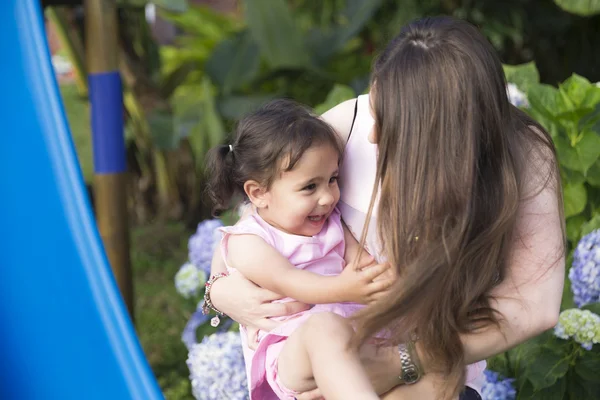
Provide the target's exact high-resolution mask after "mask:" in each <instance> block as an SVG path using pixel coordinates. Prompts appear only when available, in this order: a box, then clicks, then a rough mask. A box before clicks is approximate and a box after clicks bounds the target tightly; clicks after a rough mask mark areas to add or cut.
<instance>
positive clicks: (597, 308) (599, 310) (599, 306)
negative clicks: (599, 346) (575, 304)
mask: <svg viewBox="0 0 600 400" xmlns="http://www.w3.org/2000/svg"><path fill="white" fill-rule="evenodd" d="M581 309H582V310H589V311H591V312H593V313H594V314H596V315H600V303H591V304H586V305H585V306H582V307H581ZM590 354H596V355H595V356H594V357H596V358H595V360H596V362H598V357H600V354H598V353H590ZM598 371H600V369H599V370H598Z"/></svg>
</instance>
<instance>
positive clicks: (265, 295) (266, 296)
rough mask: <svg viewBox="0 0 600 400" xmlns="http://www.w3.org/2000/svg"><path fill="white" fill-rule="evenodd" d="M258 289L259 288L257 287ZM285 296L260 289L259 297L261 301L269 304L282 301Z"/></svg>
mask: <svg viewBox="0 0 600 400" xmlns="http://www.w3.org/2000/svg"><path fill="white" fill-rule="evenodd" d="M257 287H258V286H257ZM283 297H284V296H283V295H281V294H279V293H275V292H272V291H270V290H268V289H262V288H261V289H260V296H259V300H260V301H261V302H263V303H269V302H271V301H274V300H280V299H282V298H283Z"/></svg>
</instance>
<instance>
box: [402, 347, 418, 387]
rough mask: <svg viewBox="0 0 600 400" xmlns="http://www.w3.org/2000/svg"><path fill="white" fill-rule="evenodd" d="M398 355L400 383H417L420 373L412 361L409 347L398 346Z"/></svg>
mask: <svg viewBox="0 0 600 400" xmlns="http://www.w3.org/2000/svg"><path fill="white" fill-rule="evenodd" d="M398 354H399V355H400V363H401V368H402V370H401V372H400V376H399V378H400V381H402V383H404V384H406V385H410V384H413V383H417V382H418V381H419V379H421V371H420V369H419V367H418V366H417V364H416V363H415V362H414V361H413V359H412V356H411V351H410V349H409V346H407V345H406V344H399V345H398Z"/></svg>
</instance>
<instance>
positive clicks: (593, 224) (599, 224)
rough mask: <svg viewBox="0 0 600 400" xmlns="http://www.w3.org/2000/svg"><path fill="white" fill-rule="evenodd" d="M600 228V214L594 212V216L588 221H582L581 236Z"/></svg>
mask: <svg viewBox="0 0 600 400" xmlns="http://www.w3.org/2000/svg"><path fill="white" fill-rule="evenodd" d="M599 228H600V214H596V215H594V217H593V218H592V219H590V220H589V221H586V222H584V223H583V224H582V225H581V232H580V233H581V236H582V237H583V236H585V235H587V234H588V233H591V232H592V231H595V230H596V229H599Z"/></svg>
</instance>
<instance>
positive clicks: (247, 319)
mask: <svg viewBox="0 0 600 400" xmlns="http://www.w3.org/2000/svg"><path fill="white" fill-rule="evenodd" d="M282 297H283V296H281V295H279V294H277V293H274V292H271V291H270V290H266V289H263V288H261V287H258V286H256V285H255V284H254V283H252V282H250V281H249V280H247V279H246V278H244V277H243V276H242V274H240V273H232V274H231V275H229V276H228V277H226V278H221V279H218V280H217V281H215V283H214V284H213V286H212V289H211V291H210V299H211V301H212V303H213V305H214V306H215V308H216V309H217V310H219V311H221V312H223V313H225V314H226V315H228V316H229V317H231V318H232V319H233V320H234V321H236V322H239V323H240V324H241V325H244V326H246V327H249V328H257V329H261V330H265V331H271V330H273V329H274V328H276V327H277V326H278V325H279V324H280V322H277V321H273V320H271V319H269V318H271V317H281V316H286V315H292V314H296V313H299V312H301V311H305V310H308V309H309V308H310V306H309V305H307V304H303V303H299V302H290V303H272V301H273V300H278V299H281V298H282Z"/></svg>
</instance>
